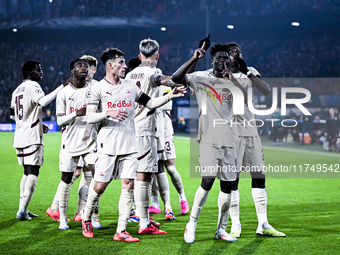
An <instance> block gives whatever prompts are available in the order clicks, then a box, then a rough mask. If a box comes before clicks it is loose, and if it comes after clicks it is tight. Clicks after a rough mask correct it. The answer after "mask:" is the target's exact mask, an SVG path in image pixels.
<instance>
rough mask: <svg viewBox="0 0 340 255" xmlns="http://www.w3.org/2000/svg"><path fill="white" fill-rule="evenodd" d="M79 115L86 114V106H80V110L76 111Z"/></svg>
mask: <svg viewBox="0 0 340 255" xmlns="http://www.w3.org/2000/svg"><path fill="white" fill-rule="evenodd" d="M76 115H77V116H85V115H86V107H83V108H80V109H79V110H78V111H76Z"/></svg>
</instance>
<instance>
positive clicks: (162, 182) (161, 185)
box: [156, 172, 172, 211]
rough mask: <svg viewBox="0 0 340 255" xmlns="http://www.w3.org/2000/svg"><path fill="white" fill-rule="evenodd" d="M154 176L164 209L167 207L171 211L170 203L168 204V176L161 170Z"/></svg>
mask: <svg viewBox="0 0 340 255" xmlns="http://www.w3.org/2000/svg"><path fill="white" fill-rule="evenodd" d="M156 178H157V183H158V189H159V193H160V195H161V198H162V201H163V202H164V208H165V211H166V210H168V209H170V211H172V208H171V204H170V190H169V181H168V177H167V176H166V173H165V172H163V173H160V174H156Z"/></svg>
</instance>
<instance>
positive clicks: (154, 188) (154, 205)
mask: <svg viewBox="0 0 340 255" xmlns="http://www.w3.org/2000/svg"><path fill="white" fill-rule="evenodd" d="M158 195H159V190H158V183H157V178H155V176H154V178H152V180H151V205H150V206H149V213H160V212H161V208H160V206H159V197H158Z"/></svg>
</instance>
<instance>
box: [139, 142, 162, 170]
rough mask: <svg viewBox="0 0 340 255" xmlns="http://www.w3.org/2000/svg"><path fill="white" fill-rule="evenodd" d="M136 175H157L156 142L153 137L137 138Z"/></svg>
mask: <svg viewBox="0 0 340 255" xmlns="http://www.w3.org/2000/svg"><path fill="white" fill-rule="evenodd" d="M137 143H138V156H137V159H138V170H137V172H138V173H157V172H158V164H157V162H158V160H157V141H156V138H155V137H154V136H137Z"/></svg>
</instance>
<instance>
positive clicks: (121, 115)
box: [106, 110, 128, 121]
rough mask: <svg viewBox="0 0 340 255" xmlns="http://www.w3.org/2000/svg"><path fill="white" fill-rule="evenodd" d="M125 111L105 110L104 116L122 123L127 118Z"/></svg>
mask: <svg viewBox="0 0 340 255" xmlns="http://www.w3.org/2000/svg"><path fill="white" fill-rule="evenodd" d="M127 114H128V113H127V111H123V110H107V111H106V116H107V117H111V118H113V119H117V120H119V121H123V120H125V119H126V118H127Z"/></svg>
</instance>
